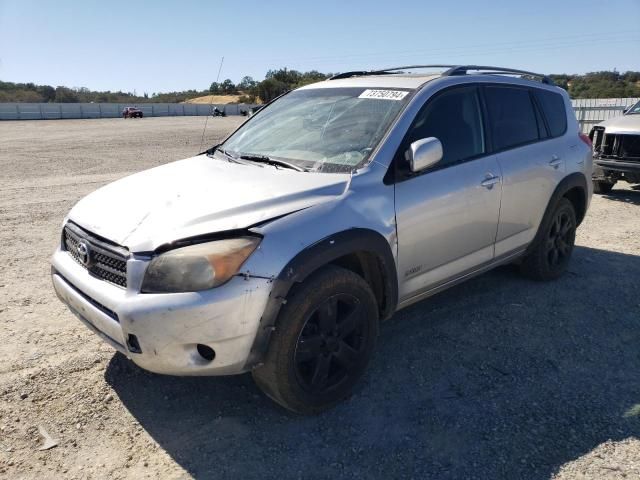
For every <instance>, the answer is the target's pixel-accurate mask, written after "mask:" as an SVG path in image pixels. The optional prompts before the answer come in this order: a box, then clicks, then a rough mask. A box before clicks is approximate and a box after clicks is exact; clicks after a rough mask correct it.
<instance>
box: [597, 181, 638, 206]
mask: <svg viewBox="0 0 640 480" xmlns="http://www.w3.org/2000/svg"><path fill="white" fill-rule="evenodd" d="M602 196H603V197H604V198H606V199H607V200H613V201H616V202H623V203H630V204H632V205H640V189H638V188H636V186H635V185H634V186H633V187H630V188H628V189H624V190H623V189H618V188H616V189H613V190H611V192H609V193H607V194H606V195H602Z"/></svg>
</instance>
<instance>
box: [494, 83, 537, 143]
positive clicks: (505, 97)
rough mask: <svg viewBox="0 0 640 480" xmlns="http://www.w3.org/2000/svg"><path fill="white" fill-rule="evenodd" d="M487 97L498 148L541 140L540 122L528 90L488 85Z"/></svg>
mask: <svg viewBox="0 0 640 480" xmlns="http://www.w3.org/2000/svg"><path fill="white" fill-rule="evenodd" d="M485 100H486V103H487V110H488V112H489V124H490V130H491V135H492V137H491V138H492V139H493V148H494V149H495V150H504V149H506V148H511V147H515V146H518V145H522V144H524V143H529V142H533V141H535V140H538V138H539V137H538V122H537V121H536V113H535V111H534V108H533V102H532V101H531V96H530V95H529V90H528V89H525V88H516V87H503V86H490V87H485Z"/></svg>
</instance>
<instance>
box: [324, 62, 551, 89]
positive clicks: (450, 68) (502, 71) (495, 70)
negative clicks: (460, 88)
mask: <svg viewBox="0 0 640 480" xmlns="http://www.w3.org/2000/svg"><path fill="white" fill-rule="evenodd" d="M418 68H446V69H447V70H446V71H445V72H443V73H442V76H443V77H450V76H454V75H466V74H467V73H468V71H469V70H472V71H476V72H478V73H483V74H485V75H513V74H516V75H528V76H531V77H534V78H539V79H540V81H541V82H542V83H546V84H547V85H554V83H553V80H551V78H549V77H548V76H547V75H544V74H542V73H535V72H528V71H526V70H517V69H515V68H503V67H487V66H484V65H406V66H403V67H391V68H383V69H380V70H356V71H353V72H344V73H338V74H336V75H334V76H333V77H331V78H329V80H338V79H340V78H349V77H361V76H365V75H389V74H391V73H393V72H397V71H398V70H413V69H418Z"/></svg>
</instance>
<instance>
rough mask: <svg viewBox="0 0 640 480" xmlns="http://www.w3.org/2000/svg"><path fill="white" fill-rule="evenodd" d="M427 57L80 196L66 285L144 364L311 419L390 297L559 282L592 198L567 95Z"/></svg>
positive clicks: (515, 75) (307, 91)
mask: <svg viewBox="0 0 640 480" xmlns="http://www.w3.org/2000/svg"><path fill="white" fill-rule="evenodd" d="M423 67H430V68H431V67H434V66H412V67H401V68H398V69H390V70H384V71H370V72H349V73H344V74H340V75H336V76H334V77H333V78H331V79H330V80H327V81H324V82H320V83H316V84H313V85H309V86H305V87H303V88H300V89H298V90H295V91H292V92H290V93H287V94H285V95H283V96H281V97H280V98H278V99H277V100H276V101H274V102H273V103H271V104H269V105H268V106H266V107H265V108H263V109H262V110H260V112H258V113H257V114H256V115H254V116H253V117H251V118H249V119H248V120H247V121H246V122H245V123H244V124H242V125H241V126H240V127H239V128H238V129H237V130H236V131H235V132H233V133H232V134H231V135H230V136H229V137H228V138H227V139H226V140H225V141H224V142H223V143H222V144H220V145H216V146H214V147H212V148H211V149H209V150H208V151H206V152H203V153H202V154H199V155H197V156H195V157H193V158H189V159H186V160H182V161H178V162H175V163H170V164H168V165H163V166H160V167H157V168H153V169H151V170H147V171H143V172H140V173H137V174H135V175H132V176H130V177H127V178H124V179H121V180H119V181H116V182H114V183H112V184H110V185H107V186H105V187H103V188H101V189H99V190H97V191H96V192H94V193H92V194H90V195H89V196H87V197H86V198H84V199H82V200H81V201H80V202H79V203H78V204H77V205H76V206H75V207H74V208H73V209H72V211H71V212H70V213H69V215H68V217H67V218H66V219H65V221H64V227H63V231H62V236H61V242H60V246H59V248H58V249H57V251H56V252H55V254H54V256H53V260H52V263H53V268H52V277H53V285H54V287H55V290H56V292H57V294H58V296H59V297H60V299H61V300H62V301H63V302H64V303H66V304H67V305H68V306H69V308H70V309H71V311H72V312H73V313H75V314H76V315H77V316H78V317H79V318H80V320H82V321H83V322H84V323H85V324H86V325H87V326H88V327H89V328H90V329H92V330H93V331H94V332H95V333H97V334H98V335H100V336H101V337H102V338H103V339H104V340H106V341H107V342H108V343H109V344H111V345H112V346H113V347H114V348H116V349H117V350H119V351H120V352H122V353H123V354H125V355H127V356H128V357H129V358H130V359H131V360H132V361H134V362H135V363H136V364H138V365H139V366H141V367H142V368H145V369H148V370H151V371H154V372H159V373H165V374H171V375H228V374H238V373H243V372H249V371H250V372H252V374H253V377H254V379H255V380H256V382H257V384H258V385H259V387H260V388H261V389H262V390H263V391H264V392H265V393H266V394H267V395H268V396H270V397H271V398H272V399H274V400H275V401H276V402H278V403H280V404H281V405H283V406H284V407H286V408H288V409H290V410H293V411H296V412H301V413H315V412H319V411H322V410H324V409H326V408H329V407H331V406H332V405H335V404H336V403H338V402H339V401H340V400H341V399H343V398H345V397H346V396H348V395H349V393H350V392H351V389H352V387H353V385H354V383H355V382H356V381H357V380H358V379H359V378H360V377H361V376H362V374H363V372H364V370H365V368H366V366H367V364H368V362H369V359H370V357H371V355H372V353H373V351H374V347H375V344H376V338H377V336H378V328H379V322H381V321H382V320H386V319H388V318H390V317H391V316H392V315H393V314H394V312H396V311H397V310H399V309H401V308H404V307H406V306H407V305H410V304H412V303H414V302H417V301H419V300H422V299H425V298H427V297H429V296H430V295H433V294H434V293H436V292H439V291H441V290H443V289H445V288H448V287H450V286H452V285H454V284H456V283H458V282H461V281H463V280H466V279H468V278H470V277H472V276H474V275H478V274H480V273H482V272H485V271H487V270H489V269H490V268H493V267H495V266H496V265H500V264H504V263H508V262H517V263H519V264H520V266H521V269H522V271H523V272H524V273H525V274H526V275H528V276H530V277H532V278H534V279H538V280H551V279H555V278H557V277H559V276H560V275H562V274H563V273H564V272H565V270H566V269H567V264H568V263H569V259H570V256H571V252H572V249H573V245H574V239H575V232H576V227H577V226H578V225H579V224H580V222H581V221H582V219H583V218H584V215H585V212H586V210H587V207H588V205H589V201H590V198H591V193H592V183H591V172H592V160H591V147H590V141H589V139H588V138H587V137H585V136H584V135H581V134H580V133H579V130H578V124H577V122H576V119H575V117H574V114H573V110H572V108H571V104H570V102H569V97H568V96H567V93H566V92H565V91H563V90H561V89H560V88H557V87H555V86H553V84H552V83H551V82H550V81H549V80H548V79H547V78H546V77H544V76H541V75H537V74H534V73H530V72H523V71H519V70H512V69H502V68H496V67H479V66H446V67H447V68H448V69H447V70H446V71H445V72H444V73H438V74H408V73H405V71H406V70H412V71H415V70H418V69H419V68H423Z"/></svg>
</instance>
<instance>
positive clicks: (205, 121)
mask: <svg viewBox="0 0 640 480" xmlns="http://www.w3.org/2000/svg"><path fill="white" fill-rule="evenodd" d="M223 63H224V56H223V57H222V59H221V60H220V67H218V76H217V77H216V84H217V83H218V81H219V80H220V72H221V71H222V64H223ZM209 93H211V92H209ZM210 96H211V100H209V113H207V116H206V117H205V119H204V128H203V129H202V138H201V139H200V149H199V150H198V151H199V152H202V146H203V145H204V132H206V131H207V122H208V121H209V115H211V104H212V103H213V95H210Z"/></svg>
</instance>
